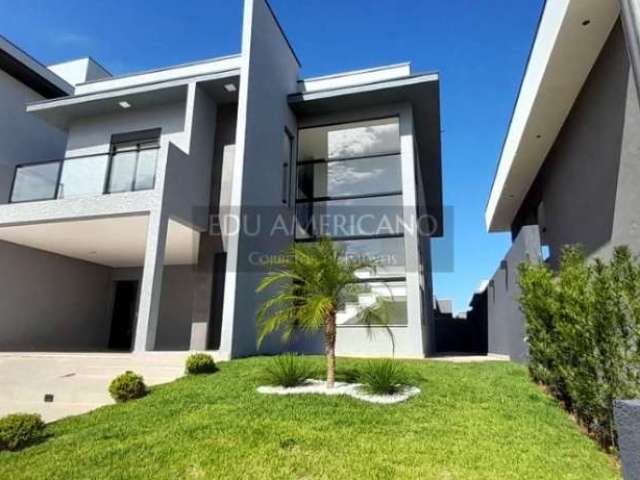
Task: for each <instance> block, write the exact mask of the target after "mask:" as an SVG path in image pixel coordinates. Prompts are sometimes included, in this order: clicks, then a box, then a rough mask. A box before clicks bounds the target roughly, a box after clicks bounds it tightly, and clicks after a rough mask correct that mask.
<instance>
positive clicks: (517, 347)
mask: <svg viewBox="0 0 640 480" xmlns="http://www.w3.org/2000/svg"><path fill="white" fill-rule="evenodd" d="M540 260H541V248H540V235H539V232H538V227H537V226H535V225H530V226H526V227H523V228H522V230H520V233H519V235H518V236H517V238H516V239H515V241H514V242H513V245H512V247H511V249H510V250H509V252H508V253H507V255H506V256H505V258H504V260H503V261H502V262H501V263H500V268H498V270H497V271H496V273H495V274H494V275H493V278H491V280H490V282H489V286H488V287H487V313H488V336H489V342H488V343H489V345H488V347H489V353H494V354H500V355H507V356H509V357H510V358H511V359H512V360H518V361H522V360H525V359H526V358H527V345H526V342H525V335H526V327H525V319H524V315H523V314H522V311H521V310H520V304H519V302H518V297H519V296H520V287H519V286H518V265H520V264H521V263H522V262H524V261H540Z"/></svg>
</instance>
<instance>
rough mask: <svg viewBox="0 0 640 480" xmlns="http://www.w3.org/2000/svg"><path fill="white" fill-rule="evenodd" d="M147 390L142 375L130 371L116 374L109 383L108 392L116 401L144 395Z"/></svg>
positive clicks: (120, 401) (124, 400)
mask: <svg viewBox="0 0 640 480" xmlns="http://www.w3.org/2000/svg"><path fill="white" fill-rule="evenodd" d="M147 392H148V389H147V386H146V385H145V384H144V380H143V379H142V377H141V376H140V375H137V374H135V373H133V372H131V371H126V372H125V373H123V374H122V375H119V376H117V377H116V378H114V379H113V381H112V382H111V384H110V385H109V393H110V394H111V396H112V397H113V399H114V400H115V401H116V402H118V403H122V402H126V401H128V400H133V399H136V398H140V397H144V396H145V395H146V394H147Z"/></svg>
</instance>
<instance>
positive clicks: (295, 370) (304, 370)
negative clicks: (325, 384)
mask: <svg viewBox="0 0 640 480" xmlns="http://www.w3.org/2000/svg"><path fill="white" fill-rule="evenodd" d="M315 373H316V371H315V368H314V367H313V366H312V365H311V364H310V363H309V362H308V361H307V360H305V359H304V358H302V357H300V356H299V355H295V354H293V353H287V354H284V355H278V356H277V357H273V358H272V359H271V360H270V361H269V364H268V365H267V366H266V367H265V369H264V371H263V381H264V382H266V383H267V385H274V386H280V387H287V388H290V387H297V386H299V385H302V384H304V383H305V382H306V381H307V380H309V379H310V378H311V377H313V376H314V374H315Z"/></svg>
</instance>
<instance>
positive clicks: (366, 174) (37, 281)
mask: <svg viewBox="0 0 640 480" xmlns="http://www.w3.org/2000/svg"><path fill="white" fill-rule="evenodd" d="M0 50H1V51H2V55H1V56H0V69H1V71H0V79H1V80H2V84H1V85H0V86H1V88H3V93H2V97H3V98H4V97H5V96H7V97H11V105H12V109H13V110H12V112H11V113H10V114H9V115H7V117H6V118H5V117H4V113H5V112H1V113H0V115H3V116H2V117H0V138H2V139H3V140H2V142H0V159H1V164H2V170H1V171H0V173H1V175H2V177H1V178H0V203H1V204H0V259H2V261H1V264H2V269H1V271H0V285H1V286H2V287H1V288H0V307H1V310H2V315H1V316H0V350H4V351H24V350H32V351H34V350H35V351H47V350H56V351H63V352H65V351H89V352H91V351H103V350H104V351H108V350H114V351H133V352H145V351H152V350H156V351H157V350H162V351H177V350H212V351H216V352H217V354H218V357H219V358H225V357H227V358H228V357H234V356H243V355H250V354H254V353H257V352H258V349H257V346H256V323H255V322H256V319H255V316H256V311H257V309H258V308H259V306H260V304H261V302H263V301H264V300H265V299H266V298H265V297H264V296H260V295H258V294H256V291H255V290H256V287H257V285H258V282H259V281H260V279H261V278H262V277H263V276H264V274H265V272H266V271H267V270H268V268H269V267H268V264H267V263H268V262H267V260H269V259H272V258H274V257H277V255H279V254H280V253H281V252H282V251H283V250H284V249H285V248H286V247H288V246H289V245H291V244H292V243H293V242H310V241H314V240H315V239H317V238H318V237H319V236H320V235H329V236H331V237H332V238H333V239H334V240H335V241H336V242H338V243H340V244H341V245H343V246H344V247H345V249H346V251H347V252H348V253H349V254H353V255H366V256H373V257H375V258H377V259H381V261H380V267H379V268H378V269H377V270H376V271H375V273H372V272H362V275H361V276H360V277H361V278H360V281H361V285H360V286H361V288H360V289H359V290H358V292H359V293H358V294H357V295H355V296H354V298H353V301H352V302H351V303H350V304H347V305H346V306H345V309H344V310H343V311H341V312H339V315H338V317H339V323H340V329H339V333H338V338H337V350H338V353H339V354H344V355H348V354H350V355H388V354H390V353H391V352H392V343H391V342H390V340H389V337H388V336H387V333H386V331H384V330H385V329H384V328H380V329H379V330H380V331H379V332H378V331H374V333H373V335H371V334H370V333H369V332H367V330H366V329H365V328H364V327H363V326H362V325H361V324H360V323H359V321H358V317H357V315H356V312H357V310H358V305H359V304H362V303H367V302H371V301H373V300H375V299H377V298H382V299H384V300H385V301H386V303H387V304H388V305H389V308H390V309H391V310H390V311H392V312H393V318H392V326H391V330H392V331H393V334H394V343H395V354H396V355H400V356H406V357H423V356H425V355H427V354H429V352H430V351H431V349H432V344H433V336H432V333H431V329H432V327H433V322H432V309H431V305H432V287H431V266H430V265H431V263H430V259H431V256H430V238H431V237H432V236H439V235H441V234H442V188H441V160H440V118H439V78H438V75H437V74H436V73H425V74H415V73H412V72H411V68H410V65H409V64H399V65H391V66H384V67H380V68H372V69H367V70H360V71H354V72H345V73H340V74H336V75H330V76H325V77H317V78H302V77H301V75H300V68H301V66H300V62H299V60H298V58H297V57H296V55H295V53H294V51H293V49H292V47H291V45H290V44H289V42H288V40H287V38H286V36H285V35H284V33H283V31H282V29H281V27H280V25H279V23H278V21H277V19H276V18H275V16H274V14H273V12H272V10H271V8H270V6H269V5H268V3H266V1H265V0H247V1H246V3H245V8H244V18H243V32H242V46H241V52H240V54H238V55H232V56H227V57H223V58H215V59H211V60H204V61H200V62H195V63H190V64H185V65H176V66H171V67H167V68H162V69H158V70H153V71H145V72H138V73H133V74H127V75H121V76H112V75H111V74H109V72H108V71H106V70H105V69H104V68H103V67H101V66H100V65H99V64H97V62H95V61H93V60H92V59H83V60H78V61H74V62H68V63H63V64H59V65H55V66H51V67H49V68H45V67H43V66H42V65H40V64H39V63H37V62H36V61H35V60H33V59H31V58H29V57H28V56H27V55H26V54H24V52H21V51H20V50H19V49H17V48H15V47H14V46H12V45H10V44H9V43H8V42H5V41H3V42H2V44H1V45H0ZM5 84H8V85H9V86H8V87H6V86H5ZM5 88H8V90H6V91H7V92H8V93H7V94H5V93H4V89H5ZM14 127H15V128H14ZM5 138H9V139H10V143H6V142H5V141H4V139H5ZM346 213H349V215H346ZM352 214H354V215H352ZM391 214H393V216H394V217H395V218H399V219H400V221H399V222H387V221H386V220H388V217H390V216H392V215H391ZM318 215H321V216H322V217H323V218H324V219H325V220H326V219H328V220H329V222H328V223H326V222H325V223H321V224H319V223H318V222H316V221H315V218H316V217H317V216H318ZM338 215H340V216H341V217H344V218H347V223H346V224H342V223H341V224H340V225H338V226H336V225H337V224H336V223H335V222H332V220H334V217H337V216H338ZM383 216H384V217H385V218H384V219H383V218H381V217H383ZM425 217H428V219H429V221H428V222H427V223H428V224H429V226H430V227H429V228H428V229H427V228H412V226H414V227H417V226H418V225H419V224H420V223H421V222H420V220H421V219H423V218H425ZM363 218H365V219H366V221H365V222H362V221H361V220H362V219H363ZM230 220H231V221H230ZM283 220H284V222H283ZM294 220H295V221H294ZM383 220H384V221H383ZM256 223H257V224H258V225H256ZM381 224H384V225H383V227H384V228H381V227H380V225H381ZM287 225H292V226H293V228H285V227H286V226H287ZM327 225H329V226H328V227H327ZM332 225H333V226H332ZM338 227H339V228H338ZM315 340H317V339H303V338H296V339H295V340H294V342H293V344H292V345H283V344H281V342H280V340H279V339H276V338H274V339H271V340H270V341H269V342H267V344H266V345H265V346H264V347H263V349H262V351H265V352H275V351H281V350H283V349H289V348H291V349H296V350H300V351H315V349H316V348H317V346H318V343H317V342H316V341H315Z"/></svg>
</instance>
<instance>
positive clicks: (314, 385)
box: [258, 380, 420, 404]
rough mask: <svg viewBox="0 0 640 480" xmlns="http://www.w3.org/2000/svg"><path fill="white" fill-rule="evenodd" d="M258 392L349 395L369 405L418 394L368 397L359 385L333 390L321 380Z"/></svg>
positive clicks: (407, 392)
mask: <svg viewBox="0 0 640 480" xmlns="http://www.w3.org/2000/svg"><path fill="white" fill-rule="evenodd" d="M258 392H260V393H265V394H268V395H308V394H320V395H349V396H350V397H353V398H357V399H358V400H363V401H365V402H370V403H381V404H392V403H400V402H404V401H406V400H408V399H409V398H411V397H413V396H415V395H417V394H419V393H420V389H419V388H417V387H406V388H404V389H403V390H402V391H401V392H399V393H395V394H393V395H370V394H368V393H367V392H366V391H365V390H364V389H363V388H362V384H360V383H345V382H336V383H335V386H334V387H333V388H327V386H326V382H325V381H323V380H308V381H307V383H306V384H304V385H300V386H299V387H290V388H287V387H270V386H262V387H258Z"/></svg>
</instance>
